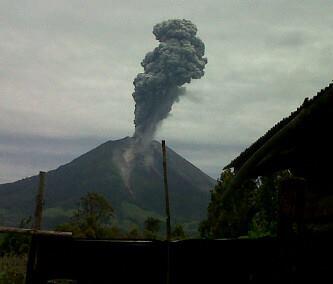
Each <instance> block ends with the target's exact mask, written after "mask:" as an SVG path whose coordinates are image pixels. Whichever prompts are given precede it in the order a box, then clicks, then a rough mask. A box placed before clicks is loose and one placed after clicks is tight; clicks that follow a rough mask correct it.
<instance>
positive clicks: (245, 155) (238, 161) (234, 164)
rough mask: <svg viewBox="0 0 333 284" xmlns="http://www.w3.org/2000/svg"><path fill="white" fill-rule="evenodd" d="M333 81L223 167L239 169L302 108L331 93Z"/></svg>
mask: <svg viewBox="0 0 333 284" xmlns="http://www.w3.org/2000/svg"><path fill="white" fill-rule="evenodd" d="M332 91H333V83H331V84H330V85H329V86H327V87H326V88H325V89H322V90H321V91H320V92H318V93H317V95H316V96H314V97H313V98H311V99H310V100H309V99H308V98H306V99H305V100H304V102H303V104H302V105H301V106H300V107H299V108H297V110H296V111H294V112H292V113H291V114H290V116H288V117H286V118H284V119H282V120H281V121H280V122H278V123H277V124H276V125H274V126H273V127H272V128H271V129H270V130H268V131H267V132H266V134H265V135H263V136H262V137H260V138H259V139H258V140H257V141H256V142H254V143H253V144H252V145H251V146H250V147H248V148H247V149H245V150H244V151H243V152H242V153H241V154H240V155H239V156H238V157H236V158H235V159H234V160H232V161H231V162H230V163H229V164H228V165H227V166H225V167H224V169H228V168H235V169H239V168H240V167H241V166H242V165H243V164H244V163H245V162H246V160H247V159H249V158H250V157H251V156H252V155H253V154H254V153H255V152H256V151H257V150H258V149H260V148H261V147H262V146H263V145H264V144H265V143H266V142H267V141H268V140H269V139H270V138H271V137H272V136H273V135H274V134H275V133H277V132H278V131H279V130H280V129H282V128H283V127H285V126H286V125H287V124H288V123H289V122H290V121H291V120H293V119H294V118H295V117H296V116H297V115H298V114H299V113H300V112H301V110H303V109H304V108H307V107H309V106H310V105H311V106H313V105H314V104H317V103H319V102H320V98H321V97H323V96H326V95H328V94H333V92H332Z"/></svg>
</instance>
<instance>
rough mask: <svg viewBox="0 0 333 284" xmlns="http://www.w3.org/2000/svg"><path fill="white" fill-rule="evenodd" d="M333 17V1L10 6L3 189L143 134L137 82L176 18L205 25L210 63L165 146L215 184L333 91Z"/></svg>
mask: <svg viewBox="0 0 333 284" xmlns="http://www.w3.org/2000/svg"><path fill="white" fill-rule="evenodd" d="M332 12H333V1H330V0H327V1H318V0H316V1H312V0H309V1H305V0H303V1H290V0H289V1H278V0H271V1H268V0H262V1H259V0H251V1H246V0H242V1H235V0H232V1H231V0H230V1H221V0H201V1H196V0H141V1H139V0H135V1H134V0H122V1H120V0H119V1H118V0H109V1H102V0H100V1H99V0H98V1H97V0H94V1H87V0H86V1H71V0H57V1H46V0H41V1H37V0H34V1H32V0H31V1H28V0H26V1H23V0H22V1H13V0H11V1H5V0H0V36H1V38H0V183H4V182H10V181H14V180H17V179H20V178H23V177H26V176H30V175H34V174H36V173H38V171H39V170H50V169H54V168H57V167H58V166H59V165H61V164H65V163H67V162H69V161H71V160H72V159H73V158H75V157H77V156H79V155H81V154H83V153H84V152H87V151H88V150H90V149H92V148H93V147H96V146H97V145H99V144H100V143H103V142H105V141H107V140H115V139H120V138H123V137H124V136H130V135H132V133H133V131H134V125H133V119H134V115H133V111H134V101H133V99H132V96H131V94H132V92H133V84H132V82H133V79H134V78H135V76H136V74H137V73H138V72H142V68H141V67H140V62H141V60H142V59H143V58H144V55H145V54H146V52H148V51H151V50H152V49H153V48H154V47H155V46H156V45H157V44H158V43H157V41H156V40H155V39H154V36H153V34H152V28H153V26H154V25H155V24H156V23H159V22H161V21H163V20H167V19H170V18H171V19H173V18H185V19H189V20H191V21H193V23H195V24H196V25H197V27H198V35H199V37H201V39H202V40H203V41H204V43H205V45H206V56H207V58H208V64H207V66H206V75H205V76H204V77H203V78H202V79H200V80H195V81H193V82H192V83H191V84H190V85H187V94H186V96H184V97H182V98H181V100H180V102H179V103H177V104H176V105H174V107H173V110H172V114H171V116H170V117H169V118H168V119H167V120H166V121H164V123H163V125H162V127H161V129H160V130H159V132H158V134H157V139H159V140H160V139H162V138H163V139H166V140H167V143H168V145H169V146H170V147H171V148H173V149H174V150H175V151H177V152H178V153H179V154H181V155H183V156H184V157H185V158H187V159H188V160H189V161H191V162H192V163H193V164H195V165H196V166H198V167H199V168H201V169H202V170H203V171H205V172H206V173H208V174H209V175H211V176H212V177H213V178H215V179H216V178H217V177H218V176H219V173H220V172H221V169H222V168H223V166H224V165H226V163H227V162H229V161H230V160H231V159H232V158H234V157H235V156H236V155H237V154H239V153H240V152H241V151H242V150H243V149H244V148H245V147H247V146H249V145H250V144H251V143H252V142H254V141H255V140H256V139H257V138H259V137H260V136H261V135H263V134H264V133H265V132H266V131H267V130H268V129H269V128H270V127H272V126H273V125H274V124H275V123H276V122H278V121H279V120H280V119H282V118H283V117H284V116H287V115H289V113H290V112H291V111H293V110H295V109H296V108H297V107H298V106H299V105H300V104H301V103H302V102H303V100H304V98H305V97H312V96H313V95H315V94H316V93H317V91H319V90H320V89H322V88H324V87H325V86H327V85H328V84H329V83H330V82H331V80H332V66H333V40H332V39H333V29H332V27H333V17H332Z"/></svg>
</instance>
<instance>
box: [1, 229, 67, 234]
mask: <svg viewBox="0 0 333 284" xmlns="http://www.w3.org/2000/svg"><path fill="white" fill-rule="evenodd" d="M0 233H18V234H27V235H51V236H72V232H57V231H46V230H34V229H23V228H15V227H0Z"/></svg>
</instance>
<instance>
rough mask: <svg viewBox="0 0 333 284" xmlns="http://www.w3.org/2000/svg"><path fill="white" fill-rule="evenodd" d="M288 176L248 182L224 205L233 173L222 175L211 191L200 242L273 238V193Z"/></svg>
mask: <svg viewBox="0 0 333 284" xmlns="http://www.w3.org/2000/svg"><path fill="white" fill-rule="evenodd" d="M288 175H289V173H288V172H281V173H277V174H275V175H273V176H269V177H261V178H259V179H257V180H248V181H246V182H245V183H244V184H243V185H242V188H241V190H238V191H237V192H236V193H235V194H233V195H232V197H231V198H229V199H228V200H227V201H223V200H222V195H223V192H224V191H225V190H226V188H227V187H228V185H229V184H230V182H231V180H232V178H233V177H234V173H233V172H232V171H231V170H226V171H224V172H222V174H221V178H220V179H219V180H218V182H217V184H216V186H215V187H214V189H213V190H212V191H211V201H210V203H209V206H208V214H207V219H206V220H204V221H202V222H201V224H200V226H199V231H200V234H201V236H202V237H204V238H237V237H241V236H249V237H251V238H256V237H264V236H276V226H277V192H278V186H279V182H280V181H281V180H282V179H284V178H285V177H286V176H288Z"/></svg>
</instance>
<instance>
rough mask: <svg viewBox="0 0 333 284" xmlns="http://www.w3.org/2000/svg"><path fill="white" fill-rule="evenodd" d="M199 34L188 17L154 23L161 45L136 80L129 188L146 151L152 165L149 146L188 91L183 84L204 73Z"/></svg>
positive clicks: (124, 167) (125, 158)
mask: <svg viewBox="0 0 333 284" xmlns="http://www.w3.org/2000/svg"><path fill="white" fill-rule="evenodd" d="M196 33H197V28H196V26H195V25H194V24H192V23H191V21H188V20H168V21H164V22H162V23H160V24H157V25H155V26H154V29H153V34H154V35H155V37H156V39H157V40H158V41H159V42H160V44H159V46H158V47H156V48H155V49H154V50H153V51H152V52H148V53H147V54H146V56H145V58H144V59H143V61H142V62H141V65H142V67H143V68H144V73H139V74H138V75H137V76H136V78H135V79H134V82H133V84H134V87H135V88H134V93H133V98H134V100H135V120H134V124H135V132H134V136H133V138H134V139H133V141H132V142H133V143H131V145H130V146H129V147H128V148H127V149H126V151H125V152H124V153H123V155H122V159H121V160H122V163H121V165H120V169H121V172H122V175H123V178H124V181H125V184H126V187H128V188H130V177H131V171H132V169H133V167H134V164H135V161H136V158H137V157H138V156H139V155H140V154H143V156H144V166H145V167H147V166H148V167H149V165H150V164H152V157H150V154H149V152H150V151H149V150H148V146H149V145H150V143H151V141H152V140H153V138H154V135H155V132H156V129H157V127H158V126H159V124H160V123H161V122H162V120H163V119H165V118H166V117H168V115H169V113H170V111H171V108H172V105H173V103H174V102H175V101H177V100H178V99H179V97H180V96H181V95H184V94H185V88H184V87H182V85H184V84H185V83H190V82H191V79H199V78H201V77H202V76H203V75H204V71H203V70H204V68H205V65H206V64H207V59H206V58H204V57H203V56H204V53H205V45H204V43H203V42H202V41H201V39H199V38H198V37H196Z"/></svg>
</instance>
